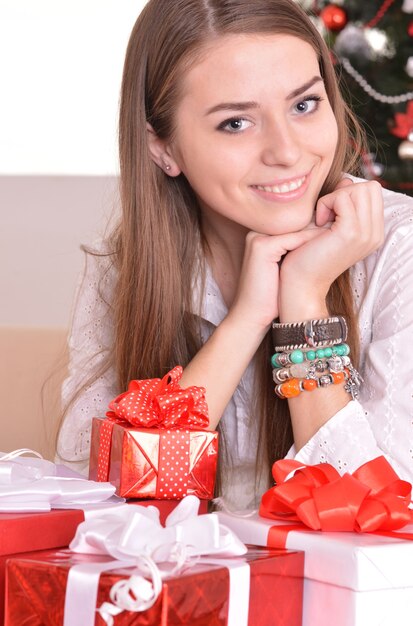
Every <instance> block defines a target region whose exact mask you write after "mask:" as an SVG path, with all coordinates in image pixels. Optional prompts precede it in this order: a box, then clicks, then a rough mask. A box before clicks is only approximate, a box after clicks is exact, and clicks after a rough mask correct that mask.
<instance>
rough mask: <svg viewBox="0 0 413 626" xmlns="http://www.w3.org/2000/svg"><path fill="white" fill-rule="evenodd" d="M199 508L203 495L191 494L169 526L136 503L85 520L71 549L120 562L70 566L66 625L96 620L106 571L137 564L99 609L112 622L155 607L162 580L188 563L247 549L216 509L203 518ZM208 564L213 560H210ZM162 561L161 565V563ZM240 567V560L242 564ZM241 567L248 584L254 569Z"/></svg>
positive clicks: (152, 510)
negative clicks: (123, 614)
mask: <svg viewBox="0 0 413 626" xmlns="http://www.w3.org/2000/svg"><path fill="white" fill-rule="evenodd" d="M198 509H199V500H198V498H196V497H195V496H187V497H186V498H184V499H183V500H182V501H181V502H180V503H179V504H178V506H177V507H176V508H175V509H174V511H172V513H171V514H170V515H169V516H168V518H167V519H166V522H165V527H163V526H162V525H161V523H160V521H159V511H158V509H157V508H156V507H153V506H148V507H143V506H139V505H134V504H129V505H124V506H121V507H116V508H114V509H112V510H109V511H107V512H105V513H103V514H101V515H100V516H99V517H98V516H95V517H94V518H91V519H88V520H86V521H85V522H83V523H82V524H80V525H79V526H78V529H77V532H76V535H75V537H74V539H73V541H72V542H71V544H70V546H69V547H70V549H71V550H72V551H74V552H81V553H88V554H100V555H108V556H111V557H113V558H114V559H116V560H114V561H111V562H109V563H104V564H102V563H99V564H93V563H87V564H79V565H75V566H73V567H72V568H71V570H70V572H69V578H68V584H67V589H66V601H65V621H64V626H75V625H76V626H77V625H78V624H82V625H83V626H88V625H89V624H90V625H92V624H94V619H95V610H96V599H97V591H98V585H99V575H100V573H101V572H102V571H107V570H109V569H119V568H123V567H135V568H137V569H136V571H135V572H134V574H133V575H132V576H131V577H130V578H129V579H127V580H122V581H119V583H116V584H115V585H114V586H113V587H112V589H111V592H110V599H111V603H109V602H106V603H104V604H103V605H102V606H101V607H100V608H99V609H98V611H99V612H100V614H101V616H102V617H103V619H104V620H105V622H106V624H108V625H109V626H110V625H111V624H113V616H114V615H117V614H119V613H121V612H122V611H123V610H129V611H145V610H147V609H148V608H150V607H151V606H152V605H153V604H154V603H155V602H156V600H157V598H158V596H159V594H160V592H161V590H162V579H163V578H165V577H170V576H172V575H174V574H176V573H177V572H178V571H180V570H181V568H182V567H183V566H185V567H188V565H193V564H195V563H196V562H198V560H199V559H200V558H201V557H203V556H207V555H208V557H211V556H219V557H220V558H226V557H231V556H241V555H243V554H245V553H246V551H247V549H246V547H245V545H244V544H243V543H242V542H241V541H240V540H239V539H238V538H237V537H236V536H235V535H234V533H233V532H232V531H231V530H230V529H229V528H227V527H226V526H224V525H222V524H220V523H219V520H218V516H217V515H216V514H215V513H212V514H208V515H200V516H198ZM189 559H192V560H191V561H189ZM208 562H211V559H210V558H209V559H208ZM157 563H162V567H159V566H158V565H157ZM225 565H227V562H225ZM239 565H240V564H239V563H237V567H238V568H239ZM242 566H243V567H244V569H245V568H246V569H245V578H246V579H247V580H248V585H249V567H248V566H247V565H245V564H242ZM145 577H146V578H145ZM147 578H149V579H150V580H149V581H148V580H147ZM248 597H249V594H247V598H248ZM247 614H248V612H247Z"/></svg>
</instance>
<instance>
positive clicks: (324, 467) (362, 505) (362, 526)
mask: <svg viewBox="0 0 413 626" xmlns="http://www.w3.org/2000/svg"><path fill="white" fill-rule="evenodd" d="M273 476H274V479H275V481H276V485H275V487H272V488H271V489H269V490H268V491H267V492H266V493H264V495H263V496H262V500H261V506H260V511H259V512H260V515H261V516H262V517H267V518H270V519H277V520H283V521H291V522H299V523H297V524H294V525H291V526H283V525H281V526H279V527H273V529H274V530H273V531H272V532H271V534H272V535H273V536H272V543H271V545H274V541H275V543H276V545H279V546H282V545H285V540H286V535H287V534H288V532H290V531H291V530H300V531H303V530H321V531H329V532H333V531H334V532H336V531H340V532H342V531H346V532H352V531H353V532H359V533H360V532H368V533H372V532H374V533H377V534H386V535H387V534H389V535H390V536H396V537H400V538H409V539H413V535H411V533H407V534H406V533H394V531H397V530H398V529H400V528H403V527H404V526H406V524H408V523H411V522H412V521H413V518H412V513H411V511H410V509H409V504H410V501H411V492H412V485H411V484H410V483H409V482H407V481H405V480H401V479H400V478H399V477H398V475H397V474H396V472H395V471H394V470H393V468H392V467H391V465H390V464H389V463H388V462H387V460H386V459H385V458H384V457H383V456H379V457H377V458H375V459H373V460H371V461H368V462H367V463H365V464H364V465H362V466H361V467H359V468H358V469H357V470H356V471H355V472H353V474H348V473H347V474H344V475H343V476H341V475H340V474H339V473H338V471H337V470H336V469H335V468H334V467H333V466H332V465H329V464H328V463H320V464H318V465H313V466H309V465H302V464H301V463H299V462H297V461H294V460H288V459H284V460H281V461H277V462H276V463H274V465H273ZM277 529H279V531H278V530H277ZM277 532H278V533H279V538H278V539H277V538H276V537H275V535H276V534H277ZM407 535H409V536H407Z"/></svg>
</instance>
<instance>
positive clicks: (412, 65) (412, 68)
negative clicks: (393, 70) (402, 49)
mask: <svg viewBox="0 0 413 626" xmlns="http://www.w3.org/2000/svg"><path fill="white" fill-rule="evenodd" d="M404 69H405V70H406V74H407V75H408V76H410V78H413V57H409V58H408V59H407V63H406V66H405V68H404Z"/></svg>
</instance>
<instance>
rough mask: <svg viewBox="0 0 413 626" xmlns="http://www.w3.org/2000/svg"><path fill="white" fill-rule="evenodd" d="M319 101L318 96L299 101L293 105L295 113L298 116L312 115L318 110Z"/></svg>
mask: <svg viewBox="0 0 413 626" xmlns="http://www.w3.org/2000/svg"><path fill="white" fill-rule="evenodd" d="M320 101H321V98H320V96H308V98H305V99H304V100H300V102H297V104H295V105H294V108H295V111H296V113H298V114H301V113H304V114H305V113H312V112H313V111H316V110H317V109H318V104H319V102H320Z"/></svg>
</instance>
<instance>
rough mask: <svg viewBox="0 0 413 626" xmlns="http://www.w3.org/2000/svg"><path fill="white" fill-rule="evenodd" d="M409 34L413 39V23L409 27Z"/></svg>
mask: <svg viewBox="0 0 413 626" xmlns="http://www.w3.org/2000/svg"><path fill="white" fill-rule="evenodd" d="M407 34H408V35H409V37H413V22H410V24H409V25H408V27H407Z"/></svg>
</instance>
